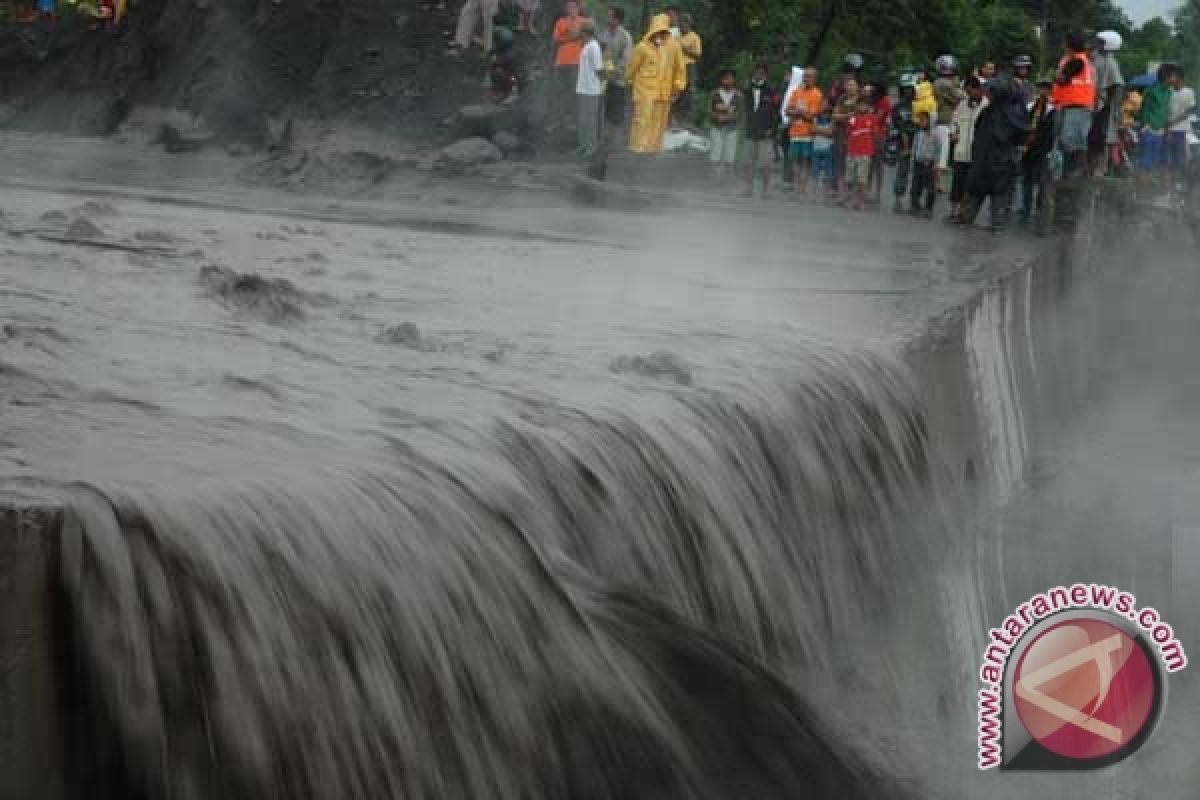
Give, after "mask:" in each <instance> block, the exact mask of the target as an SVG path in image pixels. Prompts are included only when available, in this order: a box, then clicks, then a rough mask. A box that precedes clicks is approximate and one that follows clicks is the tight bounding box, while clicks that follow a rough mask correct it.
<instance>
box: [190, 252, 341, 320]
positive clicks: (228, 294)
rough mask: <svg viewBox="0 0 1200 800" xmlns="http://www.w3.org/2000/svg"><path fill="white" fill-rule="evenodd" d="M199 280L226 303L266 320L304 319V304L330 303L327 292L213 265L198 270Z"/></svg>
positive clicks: (320, 304) (281, 279)
mask: <svg viewBox="0 0 1200 800" xmlns="http://www.w3.org/2000/svg"><path fill="white" fill-rule="evenodd" d="M200 282H201V283H202V284H203V285H204V286H206V287H207V288H208V290H209V291H210V292H211V293H212V294H213V295H214V296H216V297H218V298H219V299H221V300H222V301H224V302H225V303H226V304H227V305H229V306H231V307H233V308H236V309H238V310H240V311H244V312H247V313H250V314H253V315H254V316H257V317H260V318H262V319H264V320H266V321H267V322H274V323H286V322H297V321H299V320H303V319H304V318H305V313H304V308H303V307H304V306H306V305H311V306H327V305H331V304H332V303H333V299H332V298H330V297H328V296H327V295H322V294H318V293H315V292H306V291H303V290H301V289H298V288H296V286H295V285H294V284H293V283H292V282H291V281H288V280H284V279H283V278H264V277H262V276H261V275H256V274H254V273H250V274H242V273H239V272H234V271H233V270H231V269H229V268H228V267H221V266H216V265H213V266H207V267H204V268H203V269H201V270H200Z"/></svg>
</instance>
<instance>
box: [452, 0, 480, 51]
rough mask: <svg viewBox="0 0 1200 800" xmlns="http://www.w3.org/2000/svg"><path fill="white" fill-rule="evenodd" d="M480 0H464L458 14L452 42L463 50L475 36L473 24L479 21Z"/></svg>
mask: <svg viewBox="0 0 1200 800" xmlns="http://www.w3.org/2000/svg"><path fill="white" fill-rule="evenodd" d="M481 2H482V0H466V2H465V3H463V7H462V11H460V12H459V14H458V30H457V31H456V32H455V34H454V43H455V44H456V45H458V46H459V47H460V48H461V49H463V50H466V49H467V48H468V47H470V46H471V39H472V38H473V37H474V36H475V24H476V22H478V21H479V13H480V3H481Z"/></svg>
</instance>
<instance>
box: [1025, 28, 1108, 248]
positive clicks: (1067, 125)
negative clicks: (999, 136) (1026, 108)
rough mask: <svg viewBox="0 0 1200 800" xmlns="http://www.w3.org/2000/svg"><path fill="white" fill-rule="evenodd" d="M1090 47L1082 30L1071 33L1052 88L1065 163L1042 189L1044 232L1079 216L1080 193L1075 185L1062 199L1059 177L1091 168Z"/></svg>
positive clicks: (1051, 171)
mask: <svg viewBox="0 0 1200 800" xmlns="http://www.w3.org/2000/svg"><path fill="white" fill-rule="evenodd" d="M1087 50H1088V39H1087V37H1086V36H1084V35H1083V34H1082V33H1079V32H1073V33H1069V34H1067V52H1066V54H1065V55H1064V56H1063V57H1062V60H1061V61H1059V63H1058V72H1057V73H1055V76H1054V85H1053V87H1052V88H1051V89H1050V101H1051V102H1052V103H1053V104H1054V107H1055V109H1057V110H1056V111H1055V113H1054V142H1055V144H1054V147H1055V152H1053V153H1052V156H1053V157H1054V159H1055V161H1057V162H1058V164H1061V172H1060V171H1059V170H1058V169H1057V168H1056V167H1055V166H1052V167H1049V168H1047V172H1046V174H1045V178H1044V182H1043V186H1042V192H1041V197H1042V215H1041V221H1040V222H1039V224H1038V232H1039V234H1042V235H1045V234H1046V233H1048V232H1049V231H1048V228H1049V226H1051V225H1054V224H1055V223H1056V222H1058V221H1061V222H1063V223H1066V224H1067V225H1071V224H1072V223H1073V222H1074V220H1075V218H1076V211H1077V206H1078V200H1079V196H1080V195H1079V193H1078V192H1077V191H1076V190H1075V188H1074V187H1073V188H1071V190H1070V191H1067V192H1066V193H1065V194H1064V196H1063V198H1062V199H1063V200H1064V201H1065V202H1061V203H1060V202H1059V195H1060V193H1062V192H1063V191H1064V190H1063V189H1060V187H1059V186H1058V185H1057V181H1058V179H1059V178H1080V177H1082V176H1083V174H1084V173H1085V172H1086V170H1087V150H1088V134H1089V133H1090V132H1091V130H1092V115H1093V113H1094V112H1095V110H1096V67H1095V65H1094V64H1092V61H1091V59H1090V58H1088V53H1087ZM1051 163H1053V162H1051ZM1060 209H1061V211H1062V213H1061V214H1060V213H1059V211H1060Z"/></svg>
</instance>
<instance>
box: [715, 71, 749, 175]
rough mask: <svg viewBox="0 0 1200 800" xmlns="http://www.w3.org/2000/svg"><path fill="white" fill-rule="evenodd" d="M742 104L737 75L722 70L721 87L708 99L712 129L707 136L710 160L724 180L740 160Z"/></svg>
mask: <svg viewBox="0 0 1200 800" xmlns="http://www.w3.org/2000/svg"><path fill="white" fill-rule="evenodd" d="M741 105H742V103H741V94H740V93H739V92H738V90H737V76H736V74H735V73H734V71H733V70H731V69H723V70H721V85H720V86H718V87H717V90H716V91H715V92H713V93H712V96H711V97H710V98H709V108H708V116H709V120H710V122H711V125H712V127H711V128H709V132H708V135H709V138H710V139H711V140H712V150H711V151H710V154H709V158H710V159H711V161H712V165H713V167H714V168H715V169H716V170H717V173H718V177H720V178H722V179H724V178H725V177H726V174H727V173H729V172H730V171H732V170H733V162H734V159H735V158H737V145H738V119H739V111H740V109H741Z"/></svg>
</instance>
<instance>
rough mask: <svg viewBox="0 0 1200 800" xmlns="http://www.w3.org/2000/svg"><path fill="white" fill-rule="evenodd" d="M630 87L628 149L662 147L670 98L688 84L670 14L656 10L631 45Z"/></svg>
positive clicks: (656, 149) (653, 150)
mask: <svg viewBox="0 0 1200 800" xmlns="http://www.w3.org/2000/svg"><path fill="white" fill-rule="evenodd" d="M626 78H627V79H628V81H629V85H630V86H631V87H632V90H633V124H632V126H631V128H630V130H629V149H630V150H631V151H633V152H634V153H657V152H659V151H660V150H662V143H663V134H664V133H666V130H667V120H668V118H669V117H670V114H671V102H672V101H673V100H674V99H675V96H676V95H677V94H678V93H679V92H682V91H683V90H684V89H686V88H687V68H686V65H685V64H684V60H683V49H682V48H681V47H680V46H679V42H677V41H675V39H673V38H672V37H671V18H670V17H669V16H667V15H666V14H659V15H657V16H656V17H654V19H653V20H652V21H651V22H650V29H649V30H648V31H646V35H645V37H644V38H643V39H642V41H641V42H639V43H638V46H637V47H636V48H634V51H633V55H632V56H631V57H630V59H629V66H628V68H627V69H626Z"/></svg>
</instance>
